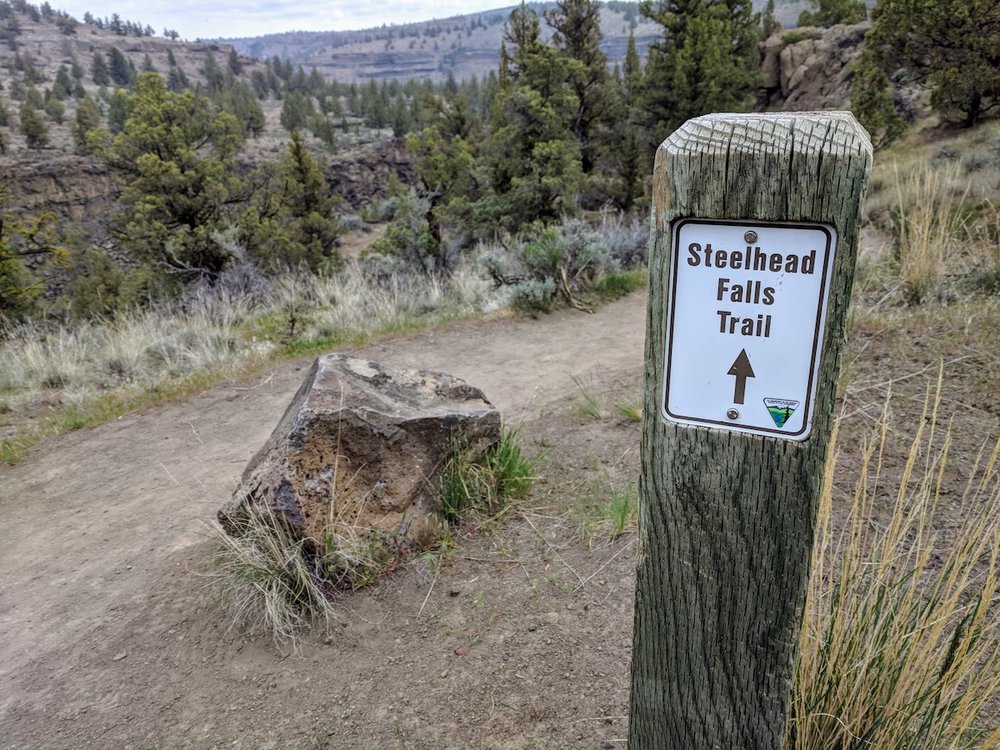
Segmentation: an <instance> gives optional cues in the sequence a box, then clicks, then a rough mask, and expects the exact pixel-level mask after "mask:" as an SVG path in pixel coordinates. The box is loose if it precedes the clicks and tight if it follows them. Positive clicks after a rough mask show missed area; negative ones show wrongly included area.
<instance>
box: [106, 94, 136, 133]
mask: <svg viewBox="0 0 1000 750" xmlns="http://www.w3.org/2000/svg"><path fill="white" fill-rule="evenodd" d="M130 105H131V102H130V99H129V96H128V94H127V93H126V92H125V91H123V90H122V89H115V92H114V93H113V94H112V95H111V100H110V101H109V102H108V130H110V131H111V134H112V135H117V134H118V133H120V132H122V131H123V130H124V129H125V121H126V120H127V119H128V116H129V107H130Z"/></svg>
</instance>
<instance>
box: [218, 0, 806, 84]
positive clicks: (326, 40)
mask: <svg viewBox="0 0 1000 750" xmlns="http://www.w3.org/2000/svg"><path fill="white" fill-rule="evenodd" d="M528 5H529V7H531V8H534V9H535V10H536V11H537V12H538V13H539V15H541V13H542V12H543V11H544V10H546V9H549V8H554V7H555V3H554V2H542V3H528ZM601 5H602V7H601V30H602V32H603V35H604V42H603V44H602V45H601V48H602V49H603V50H604V52H605V54H607V56H608V61H609V63H610V64H612V65H614V64H615V63H618V64H621V62H622V61H623V60H624V59H625V48H626V44H627V42H628V35H629V31H630V30H631V31H633V32H634V33H635V40H636V46H637V47H638V49H639V53H640V54H641V55H643V57H645V53H646V50H647V49H648V48H649V45H650V44H652V43H653V42H654V41H655V40H656V39H657V38H658V36H659V35H660V27H659V26H658V25H657V24H655V23H652V22H650V21H648V20H647V19H645V18H643V17H642V15H641V14H640V13H639V8H638V4H637V3H635V2H622V1H616V0H609V1H608V2H604V3H602V4H601ZM766 5H767V0H754V7H755V8H756V9H757V10H763V9H764V7H765V6H766ZM775 6H776V10H775V15H776V17H777V19H778V20H779V21H780V22H781V23H782V24H783V25H784V26H786V27H791V26H794V25H795V21H796V19H797V18H798V16H799V13H801V12H802V11H803V10H806V9H807V8H809V7H810V3H809V0H776V2H775ZM514 7H516V6H514V5H508V6H505V7H502V8H496V9H494V10H486V11H480V12H479V13H470V14H466V15H460V16H451V17H449V18H444V19H432V20H429V21H420V22H417V23H408V24H399V25H396V24H392V25H383V26H379V27H374V28H369V29H360V30H351V31H288V32H282V33H277V34H266V35H264V36H258V37H245V38H239V39H220V40H217V41H219V42H224V43H226V44H231V45H232V46H233V47H235V48H236V50H237V51H238V52H240V54H243V55H247V56H249V57H255V58H257V59H261V60H263V59H270V58H273V57H275V56H277V57H279V58H281V59H288V60H291V62H292V63H293V64H295V65H301V66H303V67H304V68H305V69H307V70H308V69H310V68H316V69H317V70H319V72H320V73H322V74H323V75H325V76H326V77H327V78H329V79H331V80H336V81H365V80H370V79H400V80H405V79H410V78H421V79H423V78H429V79H431V80H435V81H439V80H443V79H445V78H447V77H448V75H449V74H450V75H452V76H454V77H455V78H456V79H457V80H463V79H468V78H471V77H472V76H478V77H483V76H486V75H488V74H489V73H490V72H491V71H493V72H495V71H496V70H497V66H498V65H499V62H500V42H501V39H502V35H503V26H504V23H506V21H507V18H508V17H509V16H510V12H511V10H513V9H514ZM542 33H543V36H545V37H546V38H548V37H549V36H551V33H552V30H551V29H550V28H549V27H548V26H547V25H546V24H545V23H543V24H542Z"/></svg>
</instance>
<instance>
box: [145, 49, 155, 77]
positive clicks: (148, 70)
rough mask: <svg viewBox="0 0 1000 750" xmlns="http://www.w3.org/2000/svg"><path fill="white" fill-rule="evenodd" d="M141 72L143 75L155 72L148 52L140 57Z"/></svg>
mask: <svg viewBox="0 0 1000 750" xmlns="http://www.w3.org/2000/svg"><path fill="white" fill-rule="evenodd" d="M142 72H143V73H155V72H156V66H155V65H153V58H152V57H150V56H149V53H148V52H147V53H146V54H145V55H143V57H142Z"/></svg>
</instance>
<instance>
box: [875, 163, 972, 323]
mask: <svg viewBox="0 0 1000 750" xmlns="http://www.w3.org/2000/svg"><path fill="white" fill-rule="evenodd" d="M893 177H894V180H893V188H894V191H895V194H896V202H895V205H894V207H893V208H894V211H893V213H894V218H895V238H894V239H895V242H896V255H897V257H898V260H899V277H900V282H901V283H902V289H903V296H904V298H905V299H906V301H907V302H909V303H911V304H919V303H920V302H924V301H926V300H928V299H929V298H931V297H932V296H934V295H935V294H936V293H940V291H941V284H942V280H943V278H944V276H945V274H946V273H947V272H948V271H949V269H950V268H953V267H954V266H953V259H955V258H957V257H958V256H959V255H960V251H961V248H962V240H963V239H964V232H963V224H962V218H961V216H960V214H959V212H958V210H957V209H958V207H959V206H960V205H961V204H962V203H964V202H965V200H966V199H967V197H968V188H966V189H965V190H964V191H963V193H961V194H960V195H956V194H955V193H954V188H953V186H954V185H955V183H956V181H957V179H958V170H957V169H956V168H954V167H950V166H949V167H944V168H935V167H934V166H932V165H930V164H923V165H920V166H917V167H915V168H913V169H912V170H911V171H910V172H909V173H908V174H905V175H900V173H899V170H898V168H897V169H895V170H894V173H893Z"/></svg>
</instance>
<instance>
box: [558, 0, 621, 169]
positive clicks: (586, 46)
mask: <svg viewBox="0 0 1000 750" xmlns="http://www.w3.org/2000/svg"><path fill="white" fill-rule="evenodd" d="M545 20H546V21H547V22H548V24H549V26H551V27H552V29H553V31H554V34H553V36H552V43H553V45H554V46H555V48H556V49H557V50H559V51H561V52H562V53H563V54H564V55H565V56H566V57H567V58H568V60H567V61H566V62H565V64H564V65H565V70H566V73H567V78H568V81H567V82H568V83H569V85H570V88H572V89H573V92H574V93H575V94H576V111H575V112H574V113H573V115H572V119H571V121H570V123H569V127H570V129H571V130H572V131H573V135H574V136H576V141H577V143H578V144H579V146H580V168H581V170H582V171H583V174H584V175H588V174H590V173H591V172H593V171H594V167H595V165H596V162H597V151H598V147H599V133H598V130H599V128H600V126H601V124H602V120H603V119H604V118H605V116H606V115H607V113H608V104H609V101H610V98H611V92H610V90H609V89H610V79H609V76H608V58H607V56H606V55H605V54H604V52H602V51H601V47H600V44H601V15H600V4H599V3H598V2H597V1H596V0H558V1H557V2H556V7H555V8H554V9H552V10H547V11H546V12H545Z"/></svg>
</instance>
